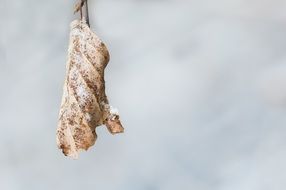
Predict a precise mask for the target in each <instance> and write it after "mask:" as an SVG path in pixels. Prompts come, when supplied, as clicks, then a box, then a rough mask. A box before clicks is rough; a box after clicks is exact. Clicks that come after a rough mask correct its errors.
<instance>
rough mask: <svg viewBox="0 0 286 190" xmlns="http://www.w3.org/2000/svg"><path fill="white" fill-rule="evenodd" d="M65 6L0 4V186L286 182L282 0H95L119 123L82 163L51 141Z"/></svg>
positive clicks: (135, 187) (267, 189)
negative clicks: (120, 132)
mask: <svg viewBox="0 0 286 190" xmlns="http://www.w3.org/2000/svg"><path fill="white" fill-rule="evenodd" d="M73 4H74V1H65V0H48V1H39V0H23V1H20V0H14V1H8V0H0V23H1V25H0V87H1V88H0V127H1V128H0V129H1V131H0V189H1V190H39V189H40V190H78V189H82V190H83V189H84V190H91V189H92V190H93V189H98V190H176V189H179V190H181V189H182V190H285V188H286V180H285V179H286V163H285V162H286V11H285V10H286V1H285V0H265V1H262V0H217V1H213V0H177V1H176V0H165V1H164V0H152V1H151V0H149V1H147V0H145V1H144V0H142V1H139V0H94V1H93V0H90V12H91V26H92V28H93V30H94V31H96V33H97V34H98V35H99V36H100V37H101V38H102V40H103V41H104V42H105V43H106V44H107V46H108V47H109V49H110V53H111V62H110V64H109V65H108V68H107V70H106V82H107V84H106V85H107V93H108V95H109V99H110V102H111V104H112V105H113V106H115V107H117V108H118V109H119V111H120V114H121V118H122V122H123V124H124V126H125V128H126V132H125V134H123V135H118V136H111V135H110V134H109V133H108V132H107V130H106V128H104V127H101V128H99V129H98V130H97V132H98V136H99V138H98V141H97V144H96V146H94V147H93V148H91V149H90V150H89V151H88V152H85V153H82V154H81V155H80V159H79V160H77V161H74V160H70V159H68V158H66V157H64V156H63V155H62V153H61V152H60V151H59V150H58V149H57V147H56V143H55V130H56V126H57V118H58V111H59V106H60V100H61V96H62V85H63V80H64V74H65V62H66V55H67V47H68V35H69V23H70V22H71V21H72V20H73V18H75V17H73V15H72V9H73Z"/></svg>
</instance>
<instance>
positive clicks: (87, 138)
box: [57, 20, 124, 158]
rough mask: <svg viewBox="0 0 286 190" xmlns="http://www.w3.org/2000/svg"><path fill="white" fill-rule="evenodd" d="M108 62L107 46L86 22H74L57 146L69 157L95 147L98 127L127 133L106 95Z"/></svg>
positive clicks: (74, 156) (76, 156) (75, 156)
mask: <svg viewBox="0 0 286 190" xmlns="http://www.w3.org/2000/svg"><path fill="white" fill-rule="evenodd" d="M108 61H109V53H108V50H107V48H106V46H105V45H104V43H103V42H102V41H101V40H100V39H99V38H98V37H97V36H96V34H95V33H93V32H92V31H91V30H90V28H89V27H88V25H87V24H86V22H85V21H83V20H75V21H73V22H72V23H71V33H70V44H69V51H68V61H67V66H66V69H67V73H66V79H65V83H64V89H63V91H64V92H63V98H62V103H61V109H60V115H59V123H58V129H57V144H58V147H59V148H60V149H62V151H63V153H64V154H65V155H66V156H70V157H72V158H78V153H79V151H81V150H87V149H88V148H89V147H90V146H92V145H94V143H95V141H96V138H97V135H96V132H95V128H96V127H98V126H100V125H102V124H104V125H106V126H107V128H108V130H109V131H110V133H112V134H116V133H121V132H123V131H124V129H123V127H122V125H121V123H120V120H119V115H118V112H117V111H116V109H113V108H112V107H111V106H109V103H108V100H107V97H106V94H105V81H104V69H105V67H106V65H107V64H108Z"/></svg>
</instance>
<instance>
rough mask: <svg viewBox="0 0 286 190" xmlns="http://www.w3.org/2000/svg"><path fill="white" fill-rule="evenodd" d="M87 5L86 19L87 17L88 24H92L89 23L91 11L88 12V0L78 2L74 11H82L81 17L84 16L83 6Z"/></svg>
mask: <svg viewBox="0 0 286 190" xmlns="http://www.w3.org/2000/svg"><path fill="white" fill-rule="evenodd" d="M84 5H85V19H86V23H87V25H88V26H90V24H89V12H88V1H87V0H81V1H80V2H79V3H77V4H76V5H75V9H74V13H77V12H80V19H82V18H83V14H82V13H83V11H82V7H83V6H84Z"/></svg>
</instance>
